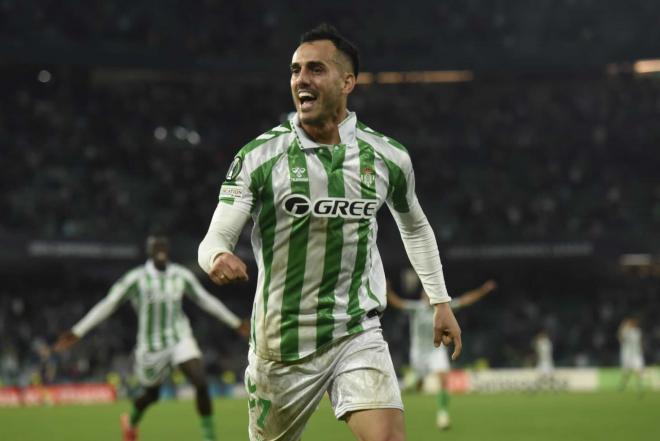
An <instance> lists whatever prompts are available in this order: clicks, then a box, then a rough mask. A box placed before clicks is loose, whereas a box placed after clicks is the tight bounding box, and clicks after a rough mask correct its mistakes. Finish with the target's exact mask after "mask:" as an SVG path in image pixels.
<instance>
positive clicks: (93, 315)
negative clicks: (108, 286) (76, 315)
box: [71, 296, 119, 338]
mask: <svg viewBox="0 0 660 441" xmlns="http://www.w3.org/2000/svg"><path fill="white" fill-rule="evenodd" d="M118 305H119V302H118V300H116V299H115V298H114V297H112V296H108V297H106V298H104V299H103V300H101V301H100V302H99V303H97V304H96V305H95V306H94V307H93V308H92V309H90V310H89V312H88V313H87V314H85V316H84V317H83V318H82V319H80V321H78V323H76V324H75V325H74V326H73V327H72V328H71V332H73V333H74V334H75V335H76V336H78V337H81V338H82V337H84V336H85V334H87V333H88V332H89V331H90V330H91V329H93V328H94V327H95V326H97V325H98V324H99V323H101V322H102V321H103V320H105V319H107V318H108V317H109V316H110V314H112V313H113V312H114V311H115V309H117V306H118Z"/></svg>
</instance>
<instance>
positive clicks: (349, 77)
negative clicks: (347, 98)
mask: <svg viewBox="0 0 660 441" xmlns="http://www.w3.org/2000/svg"><path fill="white" fill-rule="evenodd" d="M356 82H357V79H356V78H355V74H354V73H353V72H349V71H347V72H344V85H343V87H342V92H343V93H344V95H348V94H349V93H351V92H353V89H355V83H356Z"/></svg>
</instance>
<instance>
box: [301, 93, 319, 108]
mask: <svg viewBox="0 0 660 441" xmlns="http://www.w3.org/2000/svg"><path fill="white" fill-rule="evenodd" d="M298 101H300V109H301V110H303V111H306V110H310V109H311V108H312V107H313V106H314V103H315V102H316V95H314V94H313V93H312V92H308V91H306V90H305V91H299V92H298Z"/></svg>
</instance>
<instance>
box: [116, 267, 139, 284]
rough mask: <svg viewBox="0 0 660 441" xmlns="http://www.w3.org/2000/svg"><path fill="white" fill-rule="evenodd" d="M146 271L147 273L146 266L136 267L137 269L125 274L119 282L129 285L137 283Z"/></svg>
mask: <svg viewBox="0 0 660 441" xmlns="http://www.w3.org/2000/svg"><path fill="white" fill-rule="evenodd" d="M144 271H145V269H144V265H139V266H136V267H135V268H133V269H131V270H129V271H128V272H127V273H125V274H124V275H123V276H122V277H121V279H119V281H121V282H124V283H128V284H132V283H135V282H137V281H138V280H139V279H140V277H142V275H143V274H144Z"/></svg>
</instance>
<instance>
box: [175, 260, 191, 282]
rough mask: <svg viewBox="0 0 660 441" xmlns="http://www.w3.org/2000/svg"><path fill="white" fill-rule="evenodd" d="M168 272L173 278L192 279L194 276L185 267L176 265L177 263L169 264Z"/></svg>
mask: <svg viewBox="0 0 660 441" xmlns="http://www.w3.org/2000/svg"><path fill="white" fill-rule="evenodd" d="M169 265H170V270H171V271H172V274H174V275H175V276H179V277H183V278H185V279H194V278H195V275H194V274H193V272H192V271H190V270H189V269H188V268H186V267H185V266H183V265H181V264H178V263H173V262H171V263H170V264H169Z"/></svg>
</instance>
